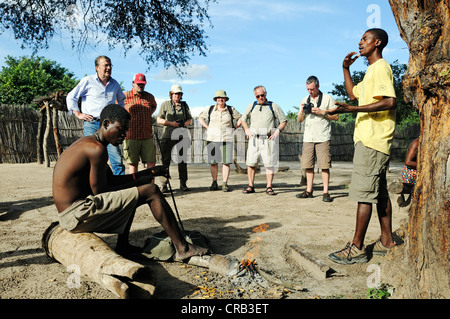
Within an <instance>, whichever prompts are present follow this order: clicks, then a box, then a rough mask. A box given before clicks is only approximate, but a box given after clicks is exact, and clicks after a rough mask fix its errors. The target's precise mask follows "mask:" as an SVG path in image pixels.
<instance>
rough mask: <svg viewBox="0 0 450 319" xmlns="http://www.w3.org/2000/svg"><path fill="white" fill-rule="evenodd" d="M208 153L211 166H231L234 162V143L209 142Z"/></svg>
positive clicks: (207, 145)
mask: <svg viewBox="0 0 450 319" xmlns="http://www.w3.org/2000/svg"><path fill="white" fill-rule="evenodd" d="M206 151H207V154H208V163H209V164H218V163H222V164H226V165H228V164H231V163H232V162H233V142H207V143H206Z"/></svg>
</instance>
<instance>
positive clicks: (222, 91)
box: [213, 90, 229, 101]
mask: <svg viewBox="0 0 450 319" xmlns="http://www.w3.org/2000/svg"><path fill="white" fill-rule="evenodd" d="M218 97H224V98H225V101H228V100H229V98H228V96H227V92H225V91H224V90H217V91H216V96H215V97H213V100H214V101H217V98H218Z"/></svg>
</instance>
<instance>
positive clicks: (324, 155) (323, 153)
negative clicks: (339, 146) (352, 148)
mask: <svg viewBox="0 0 450 319" xmlns="http://www.w3.org/2000/svg"><path fill="white" fill-rule="evenodd" d="M301 158H302V169H307V168H314V162H315V159H316V158H317V166H318V167H319V168H320V169H329V168H331V153H330V141H326V142H322V143H312V142H304V143H303V147H302V157H301Z"/></svg>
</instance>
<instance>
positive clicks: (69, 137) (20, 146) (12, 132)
mask: <svg viewBox="0 0 450 319" xmlns="http://www.w3.org/2000/svg"><path fill="white" fill-rule="evenodd" d="M55 111H56V110H52V112H55ZM56 112H58V117H57V121H58V128H57V129H58V132H57V134H58V136H59V143H60V147H61V148H62V150H64V149H65V148H67V147H68V146H69V145H70V144H71V143H73V142H74V141H75V140H76V139H78V138H79V137H81V136H82V135H83V122H82V121H81V120H78V119H77V118H76V117H75V116H69V115H68V114H67V112H63V111H56ZM38 123H39V111H36V110H33V109H31V108H28V107H26V106H10V105H0V163H30V162H36V161H37V158H38V154H37V149H38V147H37V146H38V143H42V141H38V140H37V135H38ZM161 129H162V128H161V127H160V126H159V125H155V126H154V131H155V132H156V133H157V134H158V135H159V136H161ZM353 130H354V124H353V123H348V124H338V123H335V122H332V138H331V152H332V159H333V160H334V161H351V160H352V158H353V150H354V147H353ZM189 133H190V137H191V155H192V156H191V162H194V163H201V162H203V161H204V158H205V145H206V141H205V140H204V137H205V136H206V134H205V132H204V129H203V128H202V127H201V125H200V122H199V121H198V120H194V121H193V125H191V126H190V127H189ZM419 133H420V130H419V125H418V124H417V123H413V124H410V125H406V126H403V127H398V128H397V131H396V133H395V138H394V142H393V145H392V149H391V155H392V156H391V157H392V159H394V160H400V161H402V160H403V159H404V157H405V155H406V152H407V150H408V147H409V144H410V142H411V141H412V140H413V139H415V138H416V137H417V136H419ZM302 140H303V125H300V124H299V123H297V122H296V121H295V120H289V122H288V124H287V126H286V128H285V129H284V131H283V133H282V134H281V136H280V144H279V145H280V146H279V152H280V161H298V155H299V154H301V149H302ZM47 148H48V150H47V151H48V158H49V160H50V161H55V160H56V159H57V158H58V153H57V148H56V145H55V139H54V135H53V134H50V135H49V136H48V141H47ZM245 149H246V139H245V134H244V131H243V130H242V128H239V129H237V130H236V132H235V150H236V153H237V154H241V155H242V154H244V158H243V157H242V156H240V157H238V158H237V160H238V162H239V163H243V162H244V161H245ZM41 156H42V155H41ZM157 160H158V161H160V154H159V149H157Z"/></svg>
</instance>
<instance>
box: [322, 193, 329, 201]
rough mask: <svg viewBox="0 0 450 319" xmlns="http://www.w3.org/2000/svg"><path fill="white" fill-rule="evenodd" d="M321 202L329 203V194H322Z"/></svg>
mask: <svg viewBox="0 0 450 319" xmlns="http://www.w3.org/2000/svg"><path fill="white" fill-rule="evenodd" d="M322 200H323V201H324V202H327V203H329V202H331V196H330V194H328V193H324V194H323V196H322Z"/></svg>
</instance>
